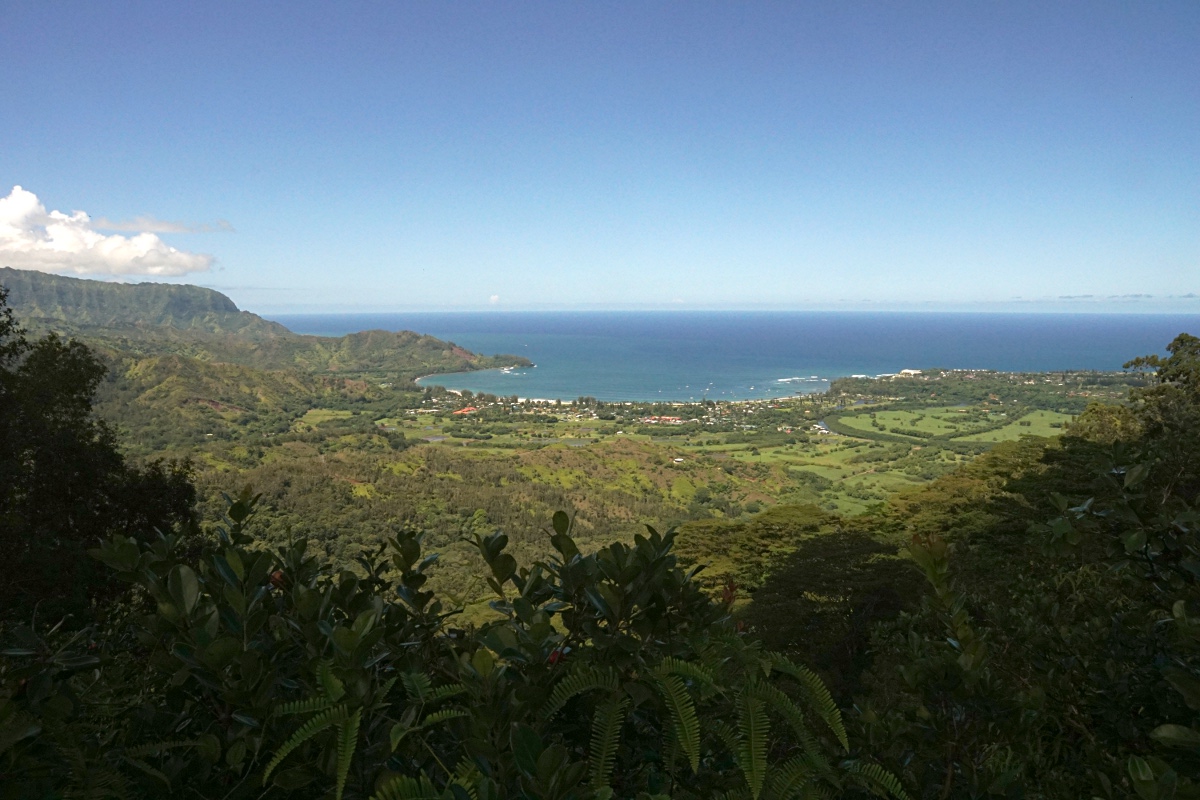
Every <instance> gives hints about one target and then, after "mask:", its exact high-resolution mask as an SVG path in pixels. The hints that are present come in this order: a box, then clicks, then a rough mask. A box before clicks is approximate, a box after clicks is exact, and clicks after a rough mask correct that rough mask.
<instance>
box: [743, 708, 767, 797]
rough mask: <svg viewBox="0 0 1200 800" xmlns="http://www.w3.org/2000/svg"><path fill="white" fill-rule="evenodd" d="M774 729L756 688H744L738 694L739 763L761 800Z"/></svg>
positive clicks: (753, 791) (747, 782)
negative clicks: (769, 742)
mask: <svg viewBox="0 0 1200 800" xmlns="http://www.w3.org/2000/svg"><path fill="white" fill-rule="evenodd" d="M770 733H771V721H770V720H769V719H768V718H767V710H766V704H765V703H763V701H762V700H760V699H759V698H758V697H756V696H755V695H754V693H753V692H743V693H742V695H741V697H739V698H738V734H739V737H740V738H739V741H738V749H737V760H738V766H740V767H741V768H742V773H743V774H744V775H745V776H746V784H747V785H748V786H749V787H750V796H751V797H752V798H753V800H758V796H759V795H760V794H762V787H763V779H764V778H765V777H766V771H767V739H768V737H769V736H770Z"/></svg>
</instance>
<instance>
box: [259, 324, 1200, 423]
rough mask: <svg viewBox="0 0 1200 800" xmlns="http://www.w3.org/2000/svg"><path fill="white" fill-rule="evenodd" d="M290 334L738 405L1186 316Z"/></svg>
mask: <svg viewBox="0 0 1200 800" xmlns="http://www.w3.org/2000/svg"><path fill="white" fill-rule="evenodd" d="M272 319H275V320H277V321H278V322H280V323H282V324H283V325H285V326H287V327H288V328H290V329H291V330H293V331H295V332H296V333H308V334H316V335H320V336H341V335H343V334H346V333H352V332H356V331H363V330H371V329H380V328H382V329H385V330H393V331H395V330H413V331H417V332H419V333H426V334H430V335H432V336H436V337H438V338H439V339H446V340H448V341H452V342H454V343H456V344H458V345H461V346H462V347H465V348H467V349H468V350H472V351H474V352H477V353H486V354H489V355H490V354H493V353H509V354H514V355H519V356H524V357H526V358H528V359H529V360H530V361H532V362H534V364H536V365H537V366H536V367H527V368H518V369H514V370H507V371H500V370H486V371H480V372H466V373H455V374H451V375H438V376H436V377H434V378H427V379H424V380H423V381H422V383H424V384H426V385H430V384H440V385H442V386H445V387H446V388H449V389H460V390H462V389H470V390H471V391H475V392H489V393H492V394H496V395H502V396H511V395H517V396H519V397H532V398H545V399H561V400H572V399H575V398H577V397H581V396H591V397H595V398H597V399H599V400H604V401H615V400H667V401H675V400H701V399H705V398H707V399H710V400H743V399H762V398H773V397H786V396H790V395H793V394H797V393H808V392H821V391H825V389H826V388H827V387H828V386H829V381H831V380H833V379H834V378H838V377H843V376H847V375H872V376H874V375H879V374H886V373H895V372H899V371H900V370H902V369H928V368H934V367H941V368H950V369H994V370H1002V371H1013V372H1022V371H1030V372H1042V371H1057V370H1119V369H1120V368H1121V365H1122V364H1123V363H1124V362H1126V361H1128V360H1129V359H1131V358H1134V357H1135V356H1139V355H1146V354H1149V353H1159V354H1165V353H1166V351H1165V347H1166V345H1167V343H1168V342H1170V341H1171V340H1172V339H1173V338H1175V336H1176V335H1177V334H1179V333H1183V332H1187V333H1192V334H1194V335H1200V315H1195V314H1153V315H1152V314H1011V313H898V312H897V313H874V312H861V313H857V312H856V313H847V312H699V311H697V312H691V311H659V312H616V311H610V312H488V313H469V312H428V313H393V314H303V315H300V314H294V315H275V316H273V317H272Z"/></svg>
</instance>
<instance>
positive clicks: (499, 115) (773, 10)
mask: <svg viewBox="0 0 1200 800" xmlns="http://www.w3.org/2000/svg"><path fill="white" fill-rule="evenodd" d="M0 73H2V74H3V75H4V76H5V77H4V78H3V80H0V117H2V118H3V125H2V126H0V197H3V196H4V195H6V194H7V195H8V198H7V200H3V201H0V203H7V205H6V206H3V207H0V261H4V262H5V263H9V264H11V265H12V266H18V267H21V266H25V267H35V268H41V269H49V270H54V271H60V272H65V273H67V274H84V275H90V276H95V277H103V276H113V275H115V276H118V277H119V278H120V279H123V280H141V279H145V278H140V277H138V276H139V275H142V274H149V275H151V276H158V277H151V278H150V279H154V280H172V281H186V282H191V283H199V284H202V285H206V286H213V287H215V288H219V289H221V290H222V291H225V292H226V293H227V294H229V295H230V296H231V297H233V298H234V300H236V301H237V302H238V303H239V305H241V306H242V307H244V308H249V309H251V310H256V311H268V312H278V311H287V310H296V311H317V310H330V311H335V310H364V311H365V310H389V309H396V310H400V309H453V308H462V309H468V308H493V309H522V308H563V309H567V308H619V307H620V308H625V307H656V308H756V307H771V308H912V307H918V308H988V309H995V308H1009V307H1012V308H1026V309H1028V308H1032V307H1037V308H1046V309H1050V308H1079V309H1080V310H1100V309H1119V310H1142V311H1156V310H1200V298H1195V297H1192V298H1189V297H1186V295H1189V294H1200V133H1198V131H1200V3H1197V2H1195V0H1181V1H1180V2H1155V3H1104V2H1086V3H1085V2H1080V3H1045V2H1033V3H1019V2H1003V3H1000V2H997V3H983V2H980V3H974V2H972V3H961V2H947V3H892V2H886V3H884V2H877V3H871V2H859V3H828V2H811V3H797V2H784V3H768V2H759V3H753V4H738V3H704V2H688V3H683V2H679V3H662V2H628V3H590V4H583V3H558V2H555V3H550V2H547V3H519V2H515V3H467V2H456V3H443V4H434V3H396V2H380V3H341V4H329V3H304V2H292V3H289V4H287V5H285V6H280V5H278V4H267V3H245V2H237V3H233V2H230V3H221V2H206V3H161V2H148V3H144V4H140V3H106V4H100V3H92V4H86V3H53V4H52V3H24V4H19V3H8V4H5V7H4V9H3V11H0ZM17 185H19V186H21V187H23V191H24V194H20V195H19V196H18V195H17V194H16V193H10V189H11V187H13V186H17ZM30 198H33V199H32V200H31V199H30ZM53 211H59V212H62V213H61V214H60V215H58V216H52V215H51V213H50V212H53ZM75 211H83V212H85V213H86V215H87V216H86V217H78V216H76V217H72V216H71V213H72V212H75ZM6 215H7V216H6ZM6 226H7V227H6ZM139 234H141V236H140V238H139V236H138V235H139ZM1133 295H1149V297H1131V296H1133Z"/></svg>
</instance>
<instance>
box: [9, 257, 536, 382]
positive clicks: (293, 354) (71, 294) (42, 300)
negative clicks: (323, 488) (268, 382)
mask: <svg viewBox="0 0 1200 800" xmlns="http://www.w3.org/2000/svg"><path fill="white" fill-rule="evenodd" d="M0 286H4V287H5V288H7V289H8V291H9V298H8V305H9V307H10V308H12V309H13V312H14V313H15V314H16V316H17V319H18V320H20V322H21V324H22V325H24V326H25V327H27V328H29V329H30V330H31V331H33V332H43V331H56V332H58V333H62V334H64V335H68V336H75V337H77V338H80V339H82V340H85V341H87V342H88V343H90V344H92V345H93V346H95V347H97V348H99V349H101V350H102V351H107V352H109V353H110V354H113V355H121V356H134V357H138V358H142V357H158V356H167V355H179V356H186V357H189V358H198V359H201V360H204V361H211V362H218V363H230V364H240V365H243V366H248V367H254V368H257V369H300V370H304V371H308V372H313V373H322V372H332V373H338V374H343V375H346V374H351V375H352V374H357V373H384V374H389V375H395V376H397V377H400V378H403V379H411V378H413V377H416V376H419V375H430V374H436V373H442V372H462V371H467V370H474V369H486V368H488V367H496V366H509V365H516V364H521V365H527V364H529V361H528V360H526V359H524V358H520V357H518V356H507V355H506V356H490V357H489V356H481V355H477V354H475V353H472V352H469V351H467V350H464V349H463V348H461V347H458V346H457V345H455V344H454V343H452V342H444V341H442V340H441V339H435V338H434V337H432V336H423V335H421V334H418V333H413V332H412V331H398V332H393V331H363V332H362V333H352V334H349V335H347V336H340V337H329V336H303V335H300V334H296V333H292V332H291V331H289V330H288V329H287V328H285V327H284V326H282V325H280V324H279V323H277V322H271V321H270V320H266V319H263V318H262V317H260V316H258V315H257V314H252V313H250V312H249V311H241V310H239V309H238V307H237V306H236V305H235V304H234V302H233V301H232V300H230V299H229V298H228V297H226V296H225V295H223V294H221V293H220V292H217V291H214V290H212V289H205V288H203V287H200V286H188V285H181V284H165V283H134V284H129V283H107V282H104V281H94V280H85V279H81V278H68V277H65V276H62V275H50V274H48V273H44V272H35V271H30V270H18V269H11V268H8V267H0Z"/></svg>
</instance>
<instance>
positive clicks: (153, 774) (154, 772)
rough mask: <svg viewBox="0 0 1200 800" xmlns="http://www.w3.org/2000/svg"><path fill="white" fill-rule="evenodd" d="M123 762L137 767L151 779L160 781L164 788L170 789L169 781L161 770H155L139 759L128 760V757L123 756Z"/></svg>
mask: <svg viewBox="0 0 1200 800" xmlns="http://www.w3.org/2000/svg"><path fill="white" fill-rule="evenodd" d="M125 761H126V762H128V763H130V764H132V765H133V766H135V767H137V768H138V769H140V770H141V771H142V772H144V773H146V774H147V775H149V776H150V777H151V778H154V779H155V780H158V781H161V782H162V785H163V786H165V787H166V788H168V789H170V788H171V779H170V778H168V777H167V776H166V775H164V774H163V773H162V771H161V770H157V769H155V768H154V767H152V766H150V765H149V764H147V763H146V762H145V761H143V760H141V759H140V758H130V757H129V756H125Z"/></svg>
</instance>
